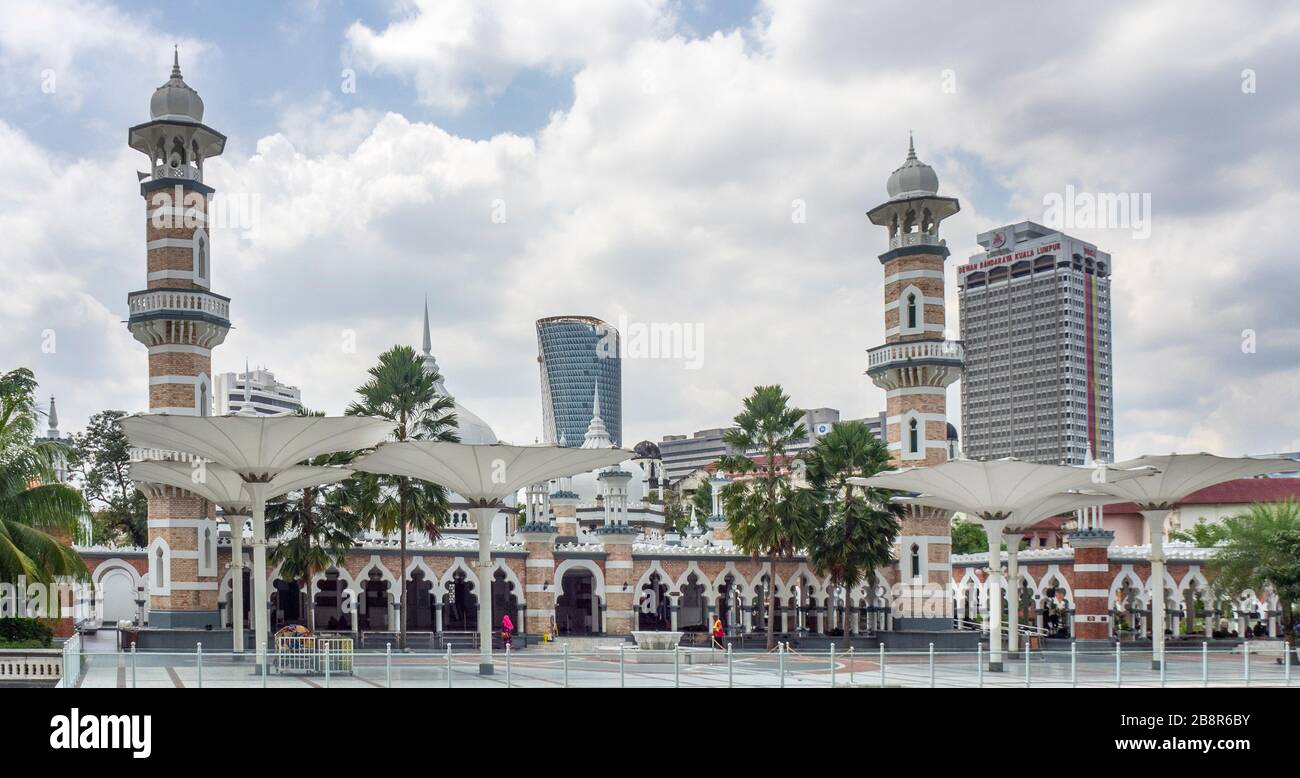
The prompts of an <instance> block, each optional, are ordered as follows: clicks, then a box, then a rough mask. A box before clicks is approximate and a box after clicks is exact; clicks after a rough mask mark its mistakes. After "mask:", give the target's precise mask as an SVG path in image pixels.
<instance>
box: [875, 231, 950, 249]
mask: <svg viewBox="0 0 1300 778" xmlns="http://www.w3.org/2000/svg"><path fill="white" fill-rule="evenodd" d="M947 245H948V242H947V241H945V240H944V239H943V238H940V237H939V236H938V235H931V234H929V233H928V232H902V233H899V234H897V235H894V236H892V237H890V239H889V248H890V250H893V249H901V248H907V247H909V246H947Z"/></svg>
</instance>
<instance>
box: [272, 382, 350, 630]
mask: <svg viewBox="0 0 1300 778" xmlns="http://www.w3.org/2000/svg"><path fill="white" fill-rule="evenodd" d="M297 415H298V416H324V415H325V414H324V413H323V412H320V411H310V410H307V409H305V408H300V409H298V412H297ZM348 459H350V454H348V453H347V452H340V453H335V454H322V455H320V456H317V457H313V458H312V459H309V460H307V461H306V462H303V463H302V464H304V465H311V466H313V467H325V466H328V465H338V464H344V463H346V462H347V461H348ZM344 495H345V491H344V487H343V486H342V485H341V484H326V485H322V486H310V487H307V488H305V489H302V490H300V491H297V492H291V493H289V494H286V495H284V496H283V497H281V498H280V499H278V500H276V501H274V502H271V503H268V504H267V506H266V531H267V533H268V534H269V535H270V536H272V537H276V538H279V540H278V542H277V543H276V546H275V548H273V549H272V550H271V562H272V564H276V563H278V564H279V565H280V573H281V575H282V576H283V577H284V578H285V580H289V581H299V582H300V583H301V584H302V591H303V592H306V593H307V622H308V624H307V626H308V627H309V628H310V629H311V630H312V631H313V632H315V631H316V608H315V604H314V602H313V600H314V598H313V596H312V590H311V581H312V578H313V577H314V576H315V575H316V573H319V572H320V571H322V570H327V569H329V568H330V567H333V566H336V565H342V564H343V559H344V557H345V556H346V555H347V552H348V550H349V549H351V548H352V546H353V536H354V535H355V534H356V533H357V532H359V531H360V530H361V520H360V519H359V518H358V516H357V514H355V513H354V512H352V511H351V510H349V508H348V505H347V503H346V500H345V499H344Z"/></svg>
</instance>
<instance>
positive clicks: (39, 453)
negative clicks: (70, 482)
mask: <svg viewBox="0 0 1300 778" xmlns="http://www.w3.org/2000/svg"><path fill="white" fill-rule="evenodd" d="M35 389H36V379H35V377H34V376H33V375H32V372H31V371H30V370H28V369H27V368H22V367H20V368H17V369H16V370H11V371H10V372H8V373H5V374H4V375H2V376H0V581H7V582H16V581H17V580H18V577H19V576H25V577H26V578H27V579H28V580H30V581H33V582H41V583H50V582H52V581H53V579H54V578H56V577H59V576H75V577H78V578H84V577H85V576H86V565H85V563H84V562H83V561H82V560H81V557H80V556H79V555H78V554H77V553H76V552H75V551H73V550H72V548H71V547H70V545H69V543H68V542H67V541H65V540H64V538H67V539H71V537H72V536H73V533H74V532H75V531H76V527H77V522H78V520H79V518H80V516H81V514H82V512H84V511H85V510H86V502H85V500H83V499H82V497H81V493H80V492H78V491H77V490H76V489H73V488H71V487H69V486H66V485H64V484H61V483H58V481H57V479H56V478H55V475H54V469H53V467H52V464H53V456H54V454H55V453H56V447H57V445H58V444H52V443H33V442H32V437H31V435H32V432H33V430H35V428H36V404H35V400H34V399H33V393H34V391H35Z"/></svg>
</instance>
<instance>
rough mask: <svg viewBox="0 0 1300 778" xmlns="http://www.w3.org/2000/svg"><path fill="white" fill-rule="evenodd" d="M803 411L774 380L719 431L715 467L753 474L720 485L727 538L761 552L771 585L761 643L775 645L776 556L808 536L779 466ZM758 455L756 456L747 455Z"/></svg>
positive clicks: (798, 434)
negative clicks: (720, 447)
mask: <svg viewBox="0 0 1300 778" xmlns="http://www.w3.org/2000/svg"><path fill="white" fill-rule="evenodd" d="M803 415H804V412H803V411H802V410H800V409H798V408H791V407H790V398H789V396H787V395H786V394H785V392H783V391H782V390H781V387H780V386H779V385H774V386H757V387H754V393H753V394H751V395H750V396H749V397H746V398H745V401H744V410H742V411H741V412H740V414H738V415H737V416H736V418H735V422H736V426H735V427H734V428H732V429H729V430H727V431H726V433H724V434H723V436H722V441H723V443H725V444H726V446H727V450H728V452H729V453H728V454H727V455H726V456H724V457H722V458H721V459H720V460H719V461H718V467H719V468H720V469H723V470H726V471H729V472H732V473H737V474H742V475H744V474H749V473H753V474H755V475H753V477H751V478H746V479H741V480H736V481H733V482H732V483H730V484H728V485H727V486H725V487H723V489H722V500H723V504H724V505H725V506H726V509H727V527H728V529H729V530H730V532H731V537H732V541H733V542H734V543H735V544H736V546H737V547H738V548H740V549H741V550H742V551H744V552H746V553H748V554H752V555H753V556H754V558H755V559H758V558H759V557H761V556H766V557H767V561H768V566H769V567H770V576H771V585H770V586H769V587H768V602H767V648H768V650H769V651H770V650H772V649H774V648H776V598H777V591H776V560H777V559H778V558H781V557H788V556H793V554H794V551H795V549H797V548H800V547H802V545H803V544H804V543H806V542H807V540H808V538H809V534H810V533H809V527H808V517H809V515H810V513H809V511H808V510H807V507H806V505H804V504H803V503H802V501H803V500H804V499H806V498H804V497H801V496H800V494H799V492H800V491H801V490H798V489H795V488H794V487H793V486H792V485H791V484H790V481H789V479H788V478H787V477H786V475H785V473H784V472H781V468H783V467H784V466H785V463H786V450H787V449H788V448H789V447H790V446H791V445H792V444H793V443H795V442H796V441H799V440H802V439H803V438H805V437H807V435H808V430H807V428H805V427H804V425H803ZM751 452H754V453H756V454H759V455H761V458H762V459H761V461H760V460H758V459H751V458H750V457H749V454H750V453H751Z"/></svg>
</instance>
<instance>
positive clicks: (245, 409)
mask: <svg viewBox="0 0 1300 778" xmlns="http://www.w3.org/2000/svg"><path fill="white" fill-rule="evenodd" d="M252 383H253V374H252V373H251V372H249V370H248V357H244V402H243V403H242V404H241V405H240V406H239V413H237V414H236V415H237V416H256V415H257V411H255V410H253V387H252Z"/></svg>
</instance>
